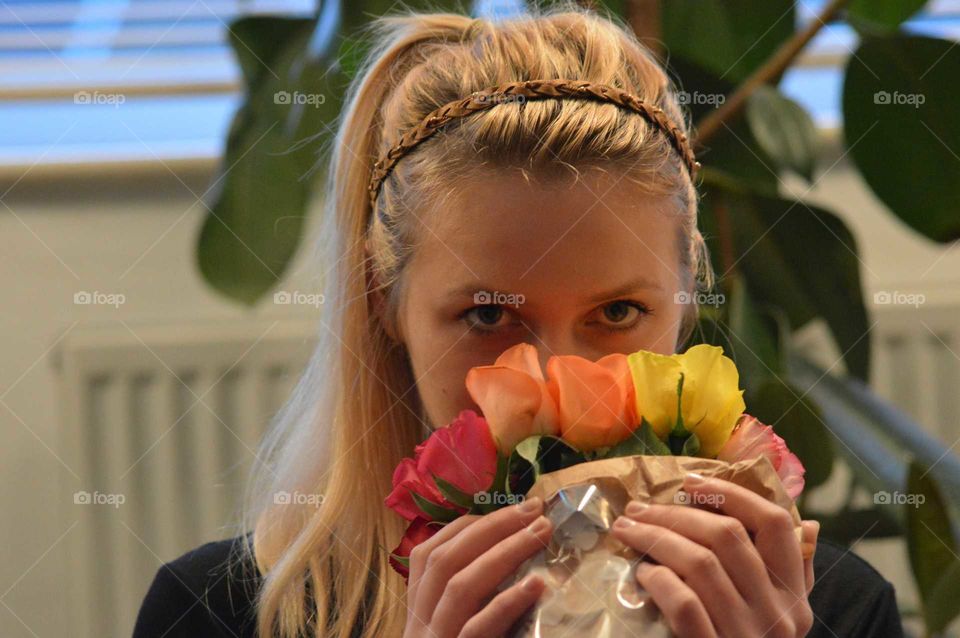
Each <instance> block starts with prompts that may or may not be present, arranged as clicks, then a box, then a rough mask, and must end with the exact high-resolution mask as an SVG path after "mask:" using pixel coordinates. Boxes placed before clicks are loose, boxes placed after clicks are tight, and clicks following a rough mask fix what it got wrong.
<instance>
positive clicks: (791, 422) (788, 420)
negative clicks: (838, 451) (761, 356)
mask: <svg viewBox="0 0 960 638" xmlns="http://www.w3.org/2000/svg"><path fill="white" fill-rule="evenodd" d="M747 398H748V401H747V412H748V413H749V414H752V415H753V416H755V417H757V418H758V419H760V421H762V422H763V423H766V424H767V425H770V426H772V427H773V429H774V431H775V432H776V433H777V434H778V435H779V436H781V437H783V440H784V441H786V443H787V447H788V448H790V451H791V452H793V453H794V454H796V455H797V457H799V458H800V461H801V462H802V463H803V466H804V468H806V470H807V471H806V474H804V480H805V485H804V489H805V490H808V489H810V488H813V487H816V486H817V485H822V484H823V483H825V482H826V481H827V479H828V478H830V473H831V472H832V471H833V459H834V454H833V443H832V440H831V436H830V434H829V433H828V431H827V427H826V426H825V425H824V422H823V416H822V415H821V414H820V409H819V408H817V406H816V405H814V404H813V403H812V402H811V401H810V400H809V399H807V398H805V397H804V396H803V393H802V392H800V391H799V390H797V389H796V388H794V387H793V386H791V385H790V384H789V383H788V382H787V381H785V380H784V379H780V378H775V379H770V380H768V381H767V382H765V383H764V384H763V385H762V386H761V387H760V388H759V390H758V391H756V392H753V393H751V394H750V396H748V397H747Z"/></svg>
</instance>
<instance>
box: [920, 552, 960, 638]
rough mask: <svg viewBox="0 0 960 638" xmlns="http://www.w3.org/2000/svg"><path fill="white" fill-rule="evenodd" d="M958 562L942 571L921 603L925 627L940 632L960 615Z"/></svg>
mask: <svg viewBox="0 0 960 638" xmlns="http://www.w3.org/2000/svg"><path fill="white" fill-rule="evenodd" d="M958 591H960V561H958V560H954V561H953V562H952V563H950V565H949V567H947V568H946V569H944V570H943V575H941V576H940V578H938V579H937V582H936V584H935V585H934V586H933V589H932V590H931V591H930V593H929V595H928V596H927V597H926V599H925V600H924V603H923V609H924V616H925V618H926V623H927V627H929V628H930V629H931V630H932V631H933V632H937V631H942V630H943V629H945V628H946V627H947V626H948V625H950V623H952V622H953V619H954V618H956V617H957V615H958V614H960V597H958V596H957V592H958Z"/></svg>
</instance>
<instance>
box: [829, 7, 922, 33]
mask: <svg viewBox="0 0 960 638" xmlns="http://www.w3.org/2000/svg"><path fill="white" fill-rule="evenodd" d="M925 4H927V0H852V2H851V3H850V5H849V7H847V15H848V18H849V20H850V21H851V22H853V23H855V24H860V23H862V24H864V25H866V26H869V27H872V28H874V29H882V30H891V29H896V28H897V27H898V26H900V24H901V23H902V22H903V21H904V20H906V19H907V18H909V17H910V16H912V15H913V14H915V13H916V12H917V11H919V10H920V9H922V8H923V5H925Z"/></svg>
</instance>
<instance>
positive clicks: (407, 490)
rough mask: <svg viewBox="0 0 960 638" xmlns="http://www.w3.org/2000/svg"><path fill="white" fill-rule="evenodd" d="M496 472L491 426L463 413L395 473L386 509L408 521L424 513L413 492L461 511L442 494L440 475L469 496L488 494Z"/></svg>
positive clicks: (436, 433)
mask: <svg viewBox="0 0 960 638" xmlns="http://www.w3.org/2000/svg"><path fill="white" fill-rule="evenodd" d="M496 473H497V448H496V446H495V445H494V442H493V436H492V435H491V434H490V427H489V426H488V425H487V422H486V421H485V420H484V418H483V417H481V416H478V415H477V413H476V412H473V411H472V410H463V411H462V412H460V414H459V415H458V416H457V418H456V419H454V420H453V421H452V422H451V423H450V424H449V425H446V426H444V427H442V428H439V429H437V430H435V431H434V432H433V433H432V434H431V435H430V436H429V437H428V438H427V440H426V441H424V442H423V443H421V444H420V445H418V446H417V447H416V449H415V450H414V457H413V458H412V459H411V458H405V459H403V461H401V462H400V464H399V465H398V466H397V468H396V469H395V470H394V472H393V490H392V491H391V492H390V494H389V495H388V496H387V498H386V499H384V503H385V504H386V505H387V507H389V508H391V509H392V510H394V511H396V512H397V513H398V514H400V515H401V516H403V517H404V518H405V519H407V520H408V521H413V520H415V519H417V518H419V517H423V516H424V515H425V514H424V512H422V511H421V510H420V508H419V507H417V504H416V501H414V500H413V496H412V494H411V492H415V493H416V494H418V495H420V496H422V497H423V498H425V499H426V500H428V501H430V502H432V503H435V504H437V505H440V506H441V507H445V508H447V509H453V510H457V511H460V512H464V511H465V510H464V508H462V507H459V506H457V505H454V504H453V503H450V502H449V501H447V500H446V499H445V498H443V495H442V494H441V492H440V489H439V488H438V487H437V484H436V482H434V480H433V477H434V476H437V477H439V478H441V479H443V480H444V481H446V482H447V483H450V484H451V485H453V486H454V487H456V488H457V489H459V490H460V491H462V492H463V493H464V494H468V495H470V496H472V495H474V494H476V493H477V492H484V491H486V490H487V489H488V488H489V487H490V485H491V483H493V479H494V476H496Z"/></svg>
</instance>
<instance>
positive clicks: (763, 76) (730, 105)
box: [694, 0, 849, 147]
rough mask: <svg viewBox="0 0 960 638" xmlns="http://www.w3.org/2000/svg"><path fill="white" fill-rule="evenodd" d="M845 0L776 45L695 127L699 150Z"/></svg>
mask: <svg viewBox="0 0 960 638" xmlns="http://www.w3.org/2000/svg"><path fill="white" fill-rule="evenodd" d="M848 2H849V0H831V2H830V3H829V4H828V5H827V6H826V7H824V9H823V11H822V12H821V13H820V15H818V16H817V17H816V18H814V19H813V20H811V21H810V24H808V25H807V26H806V28H804V29H803V30H802V31H798V32H797V33H795V34H794V36H793V37H792V38H790V39H789V40H787V41H786V42H784V43H783V44H781V45H780V48H778V49H777V50H776V52H775V53H774V54H773V55H772V56H770V59H769V60H767V61H766V62H764V63H763V65H762V66H761V67H760V68H758V69H757V70H756V71H754V72H753V73H751V74H750V76H749V77H748V78H747V79H746V80H744V81H743V84H741V85H740V86H739V87H738V88H737V90H736V91H734V92H733V94H732V95H731V96H730V97H729V99H727V101H726V102H724V103H723V106H721V107H720V108H718V109H717V110H715V111H712V112H711V113H710V114H709V115H707V116H706V117H704V118H703V119H702V120H701V121H700V122H699V123H698V124H697V127H696V136H695V139H694V144H695V145H696V146H698V147H703V146H704V145H706V144H707V142H709V141H710V139H711V138H712V137H713V136H714V135H716V134H717V132H718V131H719V130H720V129H721V127H723V125H724V124H726V123H728V122H730V121H731V120H733V119H734V118H736V117H737V116H738V115H739V114H740V112H741V111H742V110H743V108H744V106H745V105H746V103H747V100H748V99H749V98H750V96H751V95H753V92H754V91H756V90H757V88H758V87H760V86H762V85H764V84H768V83H771V82H773V81H775V80H776V79H777V78H779V77H780V76H781V75H783V72H784V71H786V69H787V67H789V66H790V65H791V64H792V63H793V62H794V60H796V58H797V56H798V55H800V52H801V51H803V48H804V47H805V46H807V43H809V42H810V40H812V39H813V37H814V36H815V35H817V33H819V32H820V30H821V29H822V28H823V27H825V26H826V25H827V24H828V23H829V22H830V21H831V20H833V19H834V18H835V17H836V16H837V14H838V13H839V12H840V10H841V9H843V7H844V6H845V5H846V4H847V3H848Z"/></svg>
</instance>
